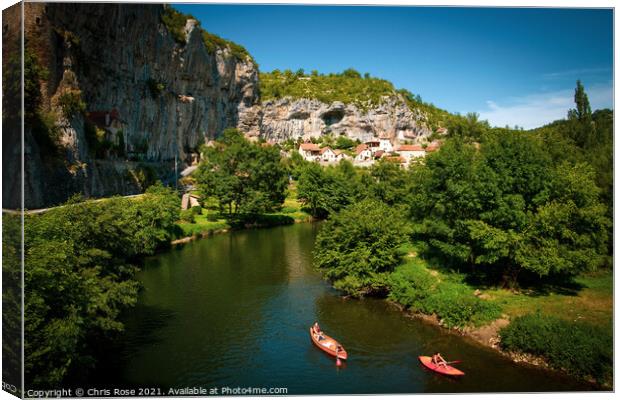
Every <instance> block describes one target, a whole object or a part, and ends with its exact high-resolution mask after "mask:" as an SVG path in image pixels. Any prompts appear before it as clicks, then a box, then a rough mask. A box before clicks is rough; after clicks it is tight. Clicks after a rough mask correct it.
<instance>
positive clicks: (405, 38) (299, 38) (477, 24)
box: [175, 4, 613, 128]
mask: <svg viewBox="0 0 620 400" xmlns="http://www.w3.org/2000/svg"><path fill="white" fill-rule="evenodd" d="M175 7H176V8H177V9H179V10H180V11H182V12H185V13H190V14H192V15H194V16H195V17H196V18H198V19H199V20H200V21H201V23H202V26H203V27H204V28H205V29H207V30H208V31H210V32H212V33H215V34H217V35H220V36H222V37H224V38H226V39H230V40H233V41H235V42H237V43H239V44H241V45H243V46H245V47H246V48H247V49H248V51H249V52H250V53H251V54H252V55H253V56H254V58H255V59H256V61H257V62H258V63H259V65H260V69H261V70H262V71H271V70H273V69H276V68H278V69H281V70H283V69H287V68H289V69H292V70H297V69H299V68H303V69H305V70H306V71H311V70H313V69H316V70H318V71H319V72H339V71H342V70H344V69H346V68H349V67H353V68H355V69H357V70H358V71H360V72H362V73H364V72H369V73H370V74H371V75H373V76H377V77H381V78H384V79H387V80H390V81H392V82H393V83H394V85H395V86H396V87H397V88H406V89H408V90H410V91H411V92H413V93H415V94H419V95H420V96H422V98H423V99H424V100H425V101H430V102H432V103H434V104H435V105H437V106H439V107H441V108H444V109H447V110H449V111H451V112H460V113H467V112H478V113H479V114H480V115H481V117H482V118H483V119H488V120H489V122H491V123H492V124H493V125H498V126H504V125H510V126H514V125H519V126H522V127H525V128H532V127H535V126H540V125H542V124H544V123H546V122H550V121H552V120H555V119H558V118H563V117H564V116H565V115H566V111H567V110H568V108H570V107H572V96H573V89H574V87H575V81H576V80H577V79H581V80H582V82H583V83H584V85H585V87H586V91H587V92H588V95H589V97H590V102H591V103H592V106H593V108H594V109H596V108H603V107H612V105H613V14H612V11H611V10H605V9H598V10H597V9H541V8H539V9H533V8H529V9H526V8H521V9H515V8H440V7H368V6H367V7H344V6H299V5H297V6H295V5H291V6H253V5H201V4H177V5H175Z"/></svg>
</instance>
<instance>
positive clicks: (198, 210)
mask: <svg viewBox="0 0 620 400" xmlns="http://www.w3.org/2000/svg"><path fill="white" fill-rule="evenodd" d="M190 210H191V211H192V214H193V215H200V214H202V207H200V206H193V207H192V208H190Z"/></svg>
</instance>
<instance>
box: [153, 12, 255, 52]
mask: <svg viewBox="0 0 620 400" xmlns="http://www.w3.org/2000/svg"><path fill="white" fill-rule="evenodd" d="M188 19H193V20H195V21H196V23H197V24H198V25H197V26H196V29H198V30H199V32H200V34H201V36H202V41H203V43H204V45H205V47H206V48H207V51H208V52H209V53H211V54H213V53H215V51H217V50H218V49H228V50H229V51H230V53H231V54H232V55H233V57H235V58H236V59H238V60H240V61H245V60H248V59H249V60H251V61H252V62H254V60H253V58H252V56H251V55H250V53H248V51H247V50H246V49H245V48H244V47H243V46H241V45H239V44H237V43H234V42H232V41H230V40H226V39H223V38H221V37H219V36H217V35H214V34H212V33H210V32H207V31H206V30H204V29H202V28H201V27H200V22H199V21H198V20H197V19H196V18H195V17H194V16H192V15H189V14H183V13H181V12H179V11H177V10H175V9H174V8H172V7H170V6H167V7H166V8H165V9H164V12H163V13H162V14H161V21H162V22H163V24H164V25H165V26H166V29H168V32H170V34H171V35H172V37H173V39H174V40H175V41H176V42H177V43H179V44H182V45H184V44H185V24H186V22H187V20H188Z"/></svg>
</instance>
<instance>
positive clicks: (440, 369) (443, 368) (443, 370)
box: [418, 356, 465, 376]
mask: <svg viewBox="0 0 620 400" xmlns="http://www.w3.org/2000/svg"><path fill="white" fill-rule="evenodd" d="M418 358H419V359H420V362H421V363H422V364H423V365H424V366H425V367H426V368H428V369H430V370H433V371H435V372H437V373H440V374H444V375H450V376H463V375H465V372H463V371H461V370H458V369H456V368H454V367H451V366H449V365H436V364H435V363H433V357H428V356H420V357H418Z"/></svg>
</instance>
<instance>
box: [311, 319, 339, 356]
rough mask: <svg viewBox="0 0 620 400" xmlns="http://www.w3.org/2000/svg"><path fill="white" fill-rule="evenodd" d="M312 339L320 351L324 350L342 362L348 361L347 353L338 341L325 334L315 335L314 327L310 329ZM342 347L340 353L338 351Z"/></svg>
mask: <svg viewBox="0 0 620 400" xmlns="http://www.w3.org/2000/svg"><path fill="white" fill-rule="evenodd" d="M310 338H311V339H312V343H314V344H315V345H316V346H317V347H318V348H319V349H321V350H323V351H324V352H326V353H327V354H329V355H330V356H332V357H338V358H339V359H341V360H346V359H347V351H346V350H345V349H344V347H342V346H341V345H340V343H338V341H336V340H335V339H333V338H331V337H329V336H327V335H326V334H324V333H323V332H321V333H318V334H317V333H314V332H313V330H312V327H310ZM338 347H340V351H338Z"/></svg>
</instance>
